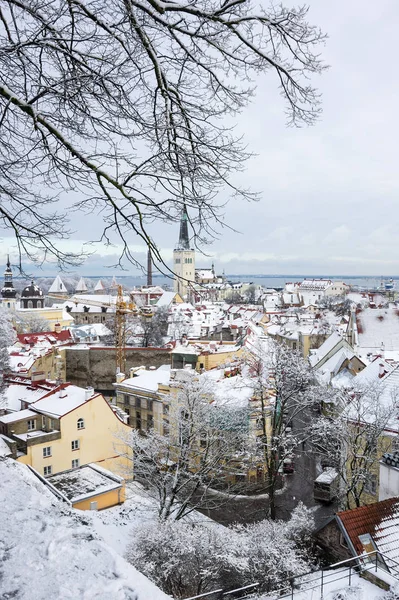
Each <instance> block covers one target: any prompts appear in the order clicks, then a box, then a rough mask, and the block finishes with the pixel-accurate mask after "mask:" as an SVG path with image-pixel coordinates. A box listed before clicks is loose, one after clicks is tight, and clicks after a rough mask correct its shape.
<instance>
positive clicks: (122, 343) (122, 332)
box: [69, 285, 138, 373]
mask: <svg viewBox="0 0 399 600" xmlns="http://www.w3.org/2000/svg"><path fill="white" fill-rule="evenodd" d="M69 301H70V302H74V303H75V304H83V305H87V306H90V305H92V306H100V307H104V308H114V307H115V358H116V372H117V373H124V372H125V367H126V315H128V314H132V315H137V314H138V310H137V307H136V305H135V303H134V302H132V301H129V302H126V300H125V298H124V296H123V288H122V286H121V285H118V293H117V296H116V299H115V303H114V302H112V303H111V302H105V301H103V300H101V299H100V298H99V299H98V300H92V299H91V298H90V299H88V298H86V297H85V295H82V296H79V295H78V294H76V295H74V296H72V298H70V299H69Z"/></svg>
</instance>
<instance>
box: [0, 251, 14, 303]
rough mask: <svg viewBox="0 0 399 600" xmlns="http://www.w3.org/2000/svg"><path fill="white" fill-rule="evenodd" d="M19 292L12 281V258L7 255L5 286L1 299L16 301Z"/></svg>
mask: <svg viewBox="0 0 399 600" xmlns="http://www.w3.org/2000/svg"><path fill="white" fill-rule="evenodd" d="M16 295H17V291H16V289H15V288H14V284H13V281H12V270H11V264H10V256H9V254H7V268H6V270H5V271H4V284H3V287H2V289H1V297H2V298H3V299H6V300H10V299H13V300H14V299H15V297H16Z"/></svg>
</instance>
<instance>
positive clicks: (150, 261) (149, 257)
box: [147, 248, 152, 287]
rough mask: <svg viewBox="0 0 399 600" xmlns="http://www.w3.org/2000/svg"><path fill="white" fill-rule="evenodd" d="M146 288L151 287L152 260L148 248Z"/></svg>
mask: <svg viewBox="0 0 399 600" xmlns="http://www.w3.org/2000/svg"><path fill="white" fill-rule="evenodd" d="M147 286H148V287H151V286H152V258H151V250H150V248H148V253H147Z"/></svg>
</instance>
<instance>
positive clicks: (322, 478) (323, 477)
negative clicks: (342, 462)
mask: <svg viewBox="0 0 399 600" xmlns="http://www.w3.org/2000/svg"><path fill="white" fill-rule="evenodd" d="M337 476H338V473H337V471H336V470H335V469H333V468H332V467H328V468H327V469H326V470H325V471H323V472H322V473H320V475H319V476H318V477H317V479H316V481H317V483H332V482H333V481H334V479H336V477H337Z"/></svg>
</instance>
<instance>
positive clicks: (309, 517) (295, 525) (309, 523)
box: [285, 502, 315, 544]
mask: <svg viewBox="0 0 399 600" xmlns="http://www.w3.org/2000/svg"><path fill="white" fill-rule="evenodd" d="M314 527H315V522H314V516H313V511H312V509H310V508H307V507H306V506H305V505H304V503H303V502H299V503H298V504H297V505H296V507H295V508H294V510H293V511H292V514H291V518H290V520H289V521H288V522H287V523H286V525H285V535H286V536H287V538H289V539H291V540H294V542H296V543H297V544H307V543H308V542H309V541H310V538H311V535H312V531H313V530H314Z"/></svg>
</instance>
